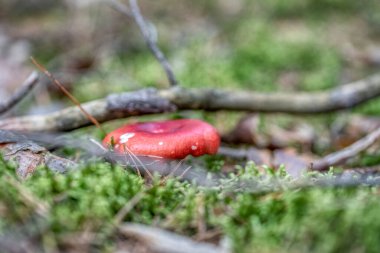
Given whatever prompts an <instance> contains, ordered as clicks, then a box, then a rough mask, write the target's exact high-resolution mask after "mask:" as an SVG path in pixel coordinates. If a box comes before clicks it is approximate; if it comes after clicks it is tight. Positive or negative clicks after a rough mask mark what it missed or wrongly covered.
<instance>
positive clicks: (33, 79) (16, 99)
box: [0, 71, 38, 114]
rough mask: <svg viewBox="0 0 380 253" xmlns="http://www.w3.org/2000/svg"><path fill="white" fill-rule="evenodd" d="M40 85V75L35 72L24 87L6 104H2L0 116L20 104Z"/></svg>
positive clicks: (0, 104)
mask: <svg viewBox="0 0 380 253" xmlns="http://www.w3.org/2000/svg"><path fill="white" fill-rule="evenodd" d="M37 83H38V74H37V72H36V71H33V72H32V73H31V74H30V75H29V76H28V78H26V80H25V81H24V83H23V84H22V86H21V87H20V88H19V89H18V90H17V91H16V92H15V93H14V94H13V95H12V96H11V97H10V98H9V99H8V100H7V101H5V102H3V103H0V114H2V113H5V112H7V111H9V110H10V109H11V108H13V107H14V106H15V105H16V104H18V103H19V102H20V101H21V100H22V99H23V98H24V97H25V96H26V95H27V94H28V93H29V92H30V91H31V90H32V89H33V87H34V86H35V85H36V84H37Z"/></svg>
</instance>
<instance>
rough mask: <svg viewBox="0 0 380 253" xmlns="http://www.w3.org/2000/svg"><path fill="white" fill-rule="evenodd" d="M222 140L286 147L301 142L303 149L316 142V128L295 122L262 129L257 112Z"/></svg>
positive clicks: (308, 148) (245, 117)
mask: <svg viewBox="0 0 380 253" xmlns="http://www.w3.org/2000/svg"><path fill="white" fill-rule="evenodd" d="M222 140H223V141H224V142H227V143H245V144H253V145H255V146H256V147H258V148H270V149H277V148H285V147H289V146H290V145H292V144H295V143H297V144H300V145H301V146H302V148H303V149H305V150H310V149H311V147H312V146H313V144H314V142H315V132H314V129H313V128H312V127H311V126H310V125H308V124H305V123H303V124H293V125H292V126H291V128H289V129H284V128H281V127H279V126H276V125H270V126H268V127H267V128H266V129H265V130H260V117H259V115H257V114H248V115H246V116H244V117H243V118H242V119H241V120H240V121H239V122H238V123H237V124H236V126H235V128H234V129H233V130H232V131H231V132H229V133H227V134H226V135H224V136H223V137H222Z"/></svg>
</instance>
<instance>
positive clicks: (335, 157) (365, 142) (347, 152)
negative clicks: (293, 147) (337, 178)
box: [312, 128, 380, 170]
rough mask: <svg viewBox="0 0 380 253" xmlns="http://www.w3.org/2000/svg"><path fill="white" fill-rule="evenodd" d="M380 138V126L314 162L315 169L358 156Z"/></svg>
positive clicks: (324, 168) (325, 167)
mask: <svg viewBox="0 0 380 253" xmlns="http://www.w3.org/2000/svg"><path fill="white" fill-rule="evenodd" d="M379 140H380V128H378V129H376V130H375V131H373V132H372V133H370V134H368V135H366V136H365V137H363V138H362V139H360V140H358V141H356V142H355V143H353V144H352V145H350V146H348V147H346V148H344V149H342V150H339V151H337V152H334V153H331V154H329V155H327V156H325V157H323V158H321V159H319V160H317V161H316V162H314V163H313V165H312V169H313V170H326V169H328V168H329V167H331V166H335V165H341V164H342V163H344V162H345V161H347V160H348V159H350V158H353V157H355V156H357V155H358V154H359V153H361V152H363V151H364V150H366V149H368V148H369V147H370V146H372V145H373V144H374V143H375V142H377V141H379Z"/></svg>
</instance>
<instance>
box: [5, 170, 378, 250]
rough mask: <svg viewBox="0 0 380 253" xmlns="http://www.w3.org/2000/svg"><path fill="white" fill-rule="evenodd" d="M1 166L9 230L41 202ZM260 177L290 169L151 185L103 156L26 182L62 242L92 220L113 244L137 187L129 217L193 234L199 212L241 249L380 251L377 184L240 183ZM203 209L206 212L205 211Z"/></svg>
mask: <svg viewBox="0 0 380 253" xmlns="http://www.w3.org/2000/svg"><path fill="white" fill-rule="evenodd" d="M0 168H1V170H0V171H1V177H0V196H1V198H0V207H1V212H0V216H1V219H0V220H1V222H0V229H1V231H5V229H7V231H9V228H11V227H15V226H21V225H22V224H28V222H30V221H31V220H33V217H35V216H36V209H35V206H33V205H31V204H30V203H28V202H27V201H25V199H23V197H22V196H21V195H20V189H18V188H15V186H14V185H13V184H11V183H9V177H11V178H13V179H14V180H16V179H15V175H14V173H12V171H13V170H14V168H13V167H11V166H8V165H1V167H0ZM310 176H312V175H310ZM310 176H309V177H310ZM326 177H327V178H328V177H333V175H332V174H330V175H327V176H326ZM258 179H259V181H258V182H259V185H258V187H259V189H267V188H266V187H268V185H270V182H273V180H275V181H278V180H279V181H278V182H288V183H291V182H292V180H293V179H291V178H290V177H289V176H288V175H287V174H286V173H285V170H284V169H280V170H278V171H274V170H272V169H270V168H267V169H266V170H265V172H263V171H262V170H259V169H258V168H257V167H256V166H255V165H254V164H253V163H250V164H248V165H247V166H245V167H239V168H237V173H236V174H230V175H229V176H228V177H227V178H225V179H223V180H224V181H223V184H222V185H221V187H216V188H203V187H199V186H195V185H190V184H189V183H186V182H179V181H178V180H176V179H169V180H168V181H167V182H166V183H164V184H162V183H161V181H160V179H159V178H158V177H156V179H154V180H153V181H152V184H149V185H147V184H145V183H144V182H143V180H142V179H141V178H139V177H138V176H137V175H136V174H134V173H132V172H130V171H128V170H125V169H122V168H120V167H114V166H111V165H109V164H107V163H97V164H90V165H87V166H86V167H84V168H83V169H81V170H77V171H74V172H70V173H67V174H66V175H60V174H55V173H52V172H50V171H48V170H46V169H40V170H38V172H37V173H36V174H35V175H33V176H32V177H30V178H29V179H27V180H26V181H25V182H23V184H22V185H21V187H22V188H23V191H24V192H25V191H26V192H29V193H30V194H31V196H33V198H34V199H36V200H40V201H41V202H46V203H48V204H49V206H50V209H49V211H48V213H47V220H46V221H45V222H47V224H48V227H49V228H50V230H51V232H52V233H53V235H54V238H56V239H55V240H57V242H58V244H60V243H61V242H60V239H59V238H60V237H61V235H64V234H67V233H71V232H73V231H83V230H84V229H86V228H88V226H89V225H90V227H91V229H93V230H94V231H96V232H97V233H99V234H101V233H103V234H104V235H106V236H105V237H101V238H103V239H102V240H104V243H105V245H107V247H110V245H111V246H112V243H111V242H112V241H109V240H108V239H107V238H109V236H111V235H112V233H113V230H112V229H109V228H110V227H112V222H113V220H114V218H115V215H116V214H117V213H118V211H119V210H120V209H121V208H122V207H123V206H124V205H126V204H128V203H129V201H130V200H131V199H132V198H133V197H134V196H135V195H136V194H142V197H141V199H140V201H139V202H138V203H137V204H136V206H135V207H134V208H133V209H132V211H131V212H129V213H128V214H127V215H126V217H125V218H124V221H132V222H140V223H144V224H152V223H154V224H156V225H158V226H163V227H165V228H169V229H173V230H175V231H177V232H179V233H183V234H186V235H194V234H196V233H197V224H198V222H199V219H200V218H201V219H203V222H204V223H205V225H206V227H207V228H208V229H221V230H222V231H223V234H225V235H227V236H228V237H229V238H230V239H231V240H232V243H233V245H234V248H235V249H236V252H255V251H260V252H266V251H267V252H273V251H276V252H277V251H280V252H288V251H292V252H294V251H298V252H305V251H310V252H326V251H328V252H342V251H349V252H354V251H355V249H360V250H361V251H366V252H375V251H376V250H377V249H378V247H380V245H379V241H378V240H377V237H376V235H377V234H378V233H379V232H380V222H379V221H378V218H377V216H378V212H379V210H380V204H379V203H380V202H379V197H378V194H376V192H377V191H378V188H371V187H352V188H333V187H331V188H318V187H313V188H308V189H296V190H291V189H287V187H282V188H280V189H279V190H277V191H276V192H272V191H269V192H266V193H265V191H259V192H257V193H254V192H251V190H253V189H254V188H250V187H248V188H246V187H245V188H236V183H237V182H238V181H239V180H248V181H251V180H258ZM252 186H253V185H252ZM201 209H202V210H203V211H202V213H204V214H203V215H202V216H199V215H200V212H199V210H201ZM50 236H51V234H50ZM347 238H350V240H347Z"/></svg>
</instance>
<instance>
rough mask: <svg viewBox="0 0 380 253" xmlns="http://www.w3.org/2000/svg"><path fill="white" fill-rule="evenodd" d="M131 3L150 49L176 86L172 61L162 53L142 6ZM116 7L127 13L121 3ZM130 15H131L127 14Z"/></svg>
mask: <svg viewBox="0 0 380 253" xmlns="http://www.w3.org/2000/svg"><path fill="white" fill-rule="evenodd" d="M129 5H130V7H131V14H132V17H133V19H134V20H135V22H136V24H137V25H138V27H139V29H140V31H141V34H142V35H143V37H144V40H145V43H146V44H147V46H148V47H149V50H150V51H151V52H152V54H153V55H154V57H156V59H157V60H158V62H159V63H160V64H161V66H162V67H163V69H164V71H165V73H166V76H167V77H168V79H169V83H170V85H171V86H176V85H177V84H178V82H177V79H176V77H175V75H174V72H173V70H172V67H171V66H170V63H169V62H168V60H167V59H166V57H165V55H164V54H163V53H162V51H161V50H160V49H159V47H158V46H157V42H156V41H155V39H154V37H153V35H152V32H151V31H149V27H148V23H147V22H146V20H145V19H144V17H143V16H142V15H141V12H140V8H139V6H138V4H137V1H136V0H129ZM114 8H115V9H116V10H118V11H120V12H121V13H123V14H127V13H128V12H126V11H127V9H125V8H122V7H121V6H120V4H118V5H114ZM127 16H129V15H127Z"/></svg>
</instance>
